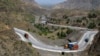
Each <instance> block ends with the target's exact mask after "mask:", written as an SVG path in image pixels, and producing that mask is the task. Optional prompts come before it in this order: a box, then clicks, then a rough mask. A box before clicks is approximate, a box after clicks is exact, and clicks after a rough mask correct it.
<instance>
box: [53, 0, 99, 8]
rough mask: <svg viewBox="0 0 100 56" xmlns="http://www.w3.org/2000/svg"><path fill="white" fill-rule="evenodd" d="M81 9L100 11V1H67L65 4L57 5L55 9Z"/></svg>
mask: <svg viewBox="0 0 100 56" xmlns="http://www.w3.org/2000/svg"><path fill="white" fill-rule="evenodd" d="M62 8H63V9H81V10H92V9H100V1H99V0H67V1H65V2H62V3H59V4H56V5H55V6H54V7H53V9H62Z"/></svg>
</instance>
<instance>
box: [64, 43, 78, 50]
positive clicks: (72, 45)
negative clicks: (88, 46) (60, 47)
mask: <svg viewBox="0 0 100 56" xmlns="http://www.w3.org/2000/svg"><path fill="white" fill-rule="evenodd" d="M78 48H79V46H78V44H77V42H70V43H68V44H65V45H64V49H70V50H77V49H78Z"/></svg>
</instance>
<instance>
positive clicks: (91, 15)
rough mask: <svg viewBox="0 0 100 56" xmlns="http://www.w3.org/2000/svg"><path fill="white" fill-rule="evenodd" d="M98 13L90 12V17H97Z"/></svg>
mask: <svg viewBox="0 0 100 56" xmlns="http://www.w3.org/2000/svg"><path fill="white" fill-rule="evenodd" d="M96 17H97V14H96V13H89V14H88V18H96Z"/></svg>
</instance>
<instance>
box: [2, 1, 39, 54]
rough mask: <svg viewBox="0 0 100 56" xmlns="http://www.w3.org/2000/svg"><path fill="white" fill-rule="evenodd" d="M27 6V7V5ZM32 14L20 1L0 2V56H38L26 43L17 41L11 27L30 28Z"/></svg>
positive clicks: (32, 20)
mask: <svg viewBox="0 0 100 56" xmlns="http://www.w3.org/2000/svg"><path fill="white" fill-rule="evenodd" d="M27 6H28V5H27ZM32 22H34V14H32V13H30V12H29V11H28V10H27V8H26V4H25V3H24V2H22V1H20V0H0V56H39V53H38V52H37V51H36V50H35V49H34V48H33V47H31V45H29V44H28V43H24V42H22V41H21V40H19V36H17V35H16V34H15V32H14V30H13V27H17V28H21V29H25V30H27V29H29V28H32V27H31V25H30V23H32Z"/></svg>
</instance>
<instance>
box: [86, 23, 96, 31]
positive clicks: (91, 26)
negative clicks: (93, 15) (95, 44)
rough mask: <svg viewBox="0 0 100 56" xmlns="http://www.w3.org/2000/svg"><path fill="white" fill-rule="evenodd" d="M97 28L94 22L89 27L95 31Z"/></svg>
mask: <svg viewBox="0 0 100 56" xmlns="http://www.w3.org/2000/svg"><path fill="white" fill-rule="evenodd" d="M95 27H96V24H95V23H93V22H91V23H89V25H88V28H89V29H93V28H95Z"/></svg>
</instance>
